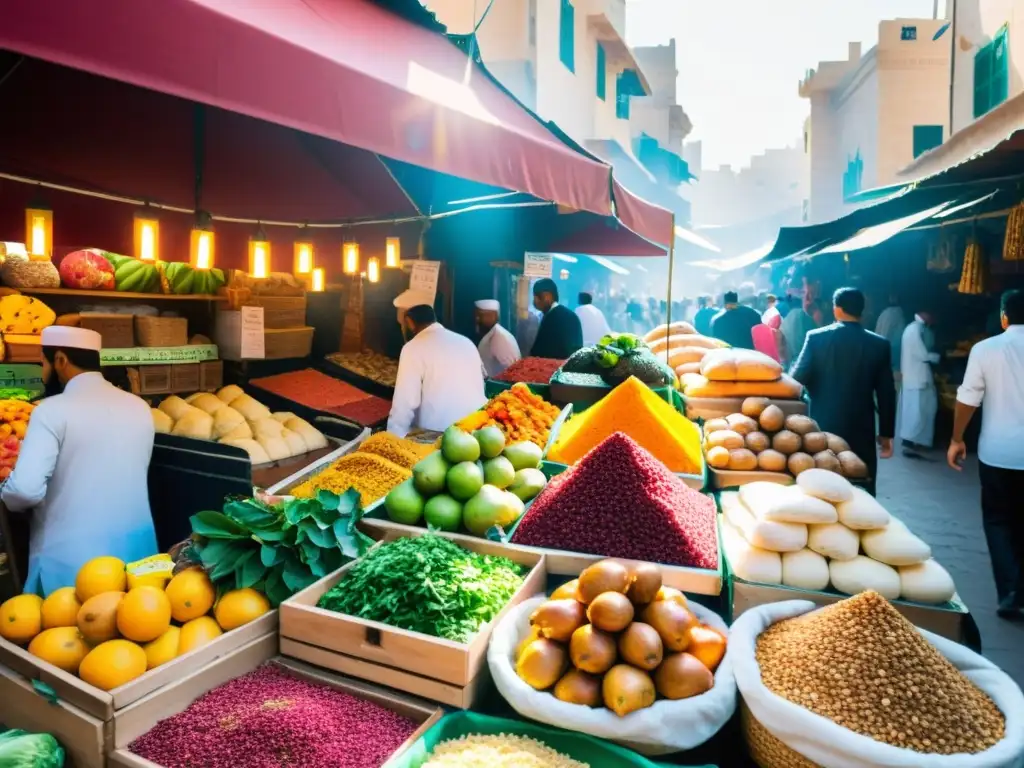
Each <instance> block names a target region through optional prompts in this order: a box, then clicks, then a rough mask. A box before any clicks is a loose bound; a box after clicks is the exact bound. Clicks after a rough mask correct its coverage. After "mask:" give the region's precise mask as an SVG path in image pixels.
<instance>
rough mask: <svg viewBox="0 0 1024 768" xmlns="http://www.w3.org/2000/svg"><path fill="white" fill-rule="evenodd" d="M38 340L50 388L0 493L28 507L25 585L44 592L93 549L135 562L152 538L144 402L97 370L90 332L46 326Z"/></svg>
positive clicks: (16, 506) (14, 506)
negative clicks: (40, 342) (28, 532)
mask: <svg viewBox="0 0 1024 768" xmlns="http://www.w3.org/2000/svg"><path fill="white" fill-rule="evenodd" d="M41 341H42V351H43V380H44V382H45V383H46V391H47V394H49V395H52V396H50V397H47V398H46V399H45V400H43V401H42V402H41V403H40V404H39V405H38V406H37V407H36V409H35V410H34V411H33V412H32V419H31V421H30V422H29V427H28V431H27V432H26V434H25V440H24V442H23V443H22V447H21V454H20V456H19V458H18V463H17V465H16V466H15V468H14V472H12V473H11V476H10V477H9V478H8V480H7V482H6V483H5V484H4V486H3V491H2V494H0V498H2V500H3V503H4V504H5V505H6V507H7V509H8V510H10V511H12V512H31V522H30V527H31V538H30V545H29V565H28V576H27V578H26V580H25V587H24V591H25V592H34V593H37V594H42V595H47V594H49V593H51V592H53V591H54V590H55V589H58V588H60V587H66V586H70V585H72V584H74V583H75V575H76V574H77V573H78V569H79V568H80V567H81V566H82V565H83V564H84V563H86V562H87V561H89V560H91V559H93V558H95V557H100V556H103V555H111V556H114V557H118V558H120V559H121V560H124V561H125V562H132V561H135V560H140V559H142V558H144V557H149V556H150V555H153V554H156V552H157V544H156V532H155V531H154V529H153V518H152V516H151V514H150V509H149V490H148V483H147V478H148V474H149V460H150V456H151V455H152V453H153V436H154V431H153V417H152V416H151V414H150V410H149V406H148V405H146V403H145V402H144V401H143V400H142V399H140V398H138V397H136V396H135V395H132V394H129V393H127V392H123V391H122V390H120V389H117V388H116V387H114V386H113V385H112V384H110V383H108V382H107V381H106V379H104V378H103V374H102V373H100V347H101V338H100V335H99V334H98V333H96V332H95V331H90V330H86V329H84V328H69V327H63V326H52V327H50V328H45V329H44V330H43V333H42V339H41Z"/></svg>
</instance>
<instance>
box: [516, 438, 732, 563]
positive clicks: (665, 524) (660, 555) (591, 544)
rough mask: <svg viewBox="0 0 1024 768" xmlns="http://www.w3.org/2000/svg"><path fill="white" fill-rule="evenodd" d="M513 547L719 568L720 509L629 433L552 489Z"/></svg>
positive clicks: (561, 477) (537, 505)
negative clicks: (685, 482)
mask: <svg viewBox="0 0 1024 768" xmlns="http://www.w3.org/2000/svg"><path fill="white" fill-rule="evenodd" d="M512 542H513V543H514V544H525V545H527V546H533V547H545V548H548V549H564V550H569V551H572V552H586V553H588V554H592V555H603V556H605V557H622V558H627V559H630V560H646V561H650V562H654V563H663V564H665V565H685V566H690V567H693V568H706V569H710V570H714V569H717V568H718V532H717V529H716V524H715V503H714V501H713V500H712V499H711V498H709V497H708V496H705V495H704V494H702V493H699V492H698V491H694V490H693V489H691V488H688V487H687V486H686V485H685V484H684V483H683V481H682V480H680V479H679V478H678V477H676V476H675V475H674V474H673V473H672V472H671V471H670V470H669V469H668V468H667V467H665V465H664V464H662V463H661V462H660V461H658V460H657V459H656V458H654V457H653V456H652V455H651V454H650V453H648V452H647V451H646V450H644V449H643V448H641V447H640V446H639V445H637V443H636V442H634V441H633V440H632V439H630V438H629V437H627V436H626V435H624V434H622V433H621V432H616V433H615V434H614V435H612V436H611V437H609V438H607V439H606V440H604V442H602V443H600V444H599V445H598V446H597V447H596V448H594V449H593V450H592V451H590V453H588V454H587V455H586V456H584V457H583V458H582V459H580V461H579V462H578V463H577V464H576V465H575V466H573V467H571V468H569V469H568V470H567V471H566V472H564V473H563V474H561V475H559V476H558V477H556V478H555V479H554V480H552V481H551V482H550V483H548V485H547V487H546V488H545V489H544V490H543V491H541V493H540V495H539V496H538V497H537V498H536V499H535V500H534V502H533V504H532V505H531V506H530V508H529V509H528V510H527V512H526V514H525V515H524V516H523V519H522V521H521V522H520V523H519V526H518V527H517V528H516V530H515V533H514V534H513V535H512Z"/></svg>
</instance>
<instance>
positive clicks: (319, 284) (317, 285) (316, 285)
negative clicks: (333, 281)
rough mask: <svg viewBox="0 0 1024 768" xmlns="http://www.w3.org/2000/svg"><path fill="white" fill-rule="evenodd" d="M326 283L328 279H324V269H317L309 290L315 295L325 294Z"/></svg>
mask: <svg viewBox="0 0 1024 768" xmlns="http://www.w3.org/2000/svg"><path fill="white" fill-rule="evenodd" d="M325 282H326V278H325V277H324V268H323V267H316V268H315V269H314V270H313V273H312V280H311V284H310V288H309V289H310V290H311V291H313V292H315V293H323V290H324V283H325Z"/></svg>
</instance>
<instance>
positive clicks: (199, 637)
mask: <svg viewBox="0 0 1024 768" xmlns="http://www.w3.org/2000/svg"><path fill="white" fill-rule="evenodd" d="M222 634H224V633H223V632H221V629H220V626H219V625H218V624H217V622H216V621H215V620H214V619H213V617H212V616H200V617H199V618H198V619H192V621H189V622H186V623H185V625H184V626H183V627H182V628H181V636H180V638H179V639H178V655H179V656H184V655H185V654H186V653H188V652H189V651H194V650H195V649H196V648H202V647H203V646H204V645H206V644H207V643H210V642H212V641H214V640H216V639H217V638H218V637H220V636H221V635H222Z"/></svg>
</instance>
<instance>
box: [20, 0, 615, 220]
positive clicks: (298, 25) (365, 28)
mask: <svg viewBox="0 0 1024 768" xmlns="http://www.w3.org/2000/svg"><path fill="white" fill-rule="evenodd" d="M0 18H2V19H3V23H0V48H5V49H9V50H12V51H16V52H18V53H22V54H25V55H28V56H33V57H36V58H40V59H44V60H47V61H51V62H54V63H58V64H63V65H66V66H69V67H73V68H76V69H81V70H86V71H88V72H92V73H95V74H99V75H102V76H104V77H109V78H112V79H115V80H121V81H124V82H127V83H131V84H133V85H138V86H141V87H143V88H147V89H151V90H155V91H160V92H162V93H167V94H172V95H175V96H180V97H183V98H187V99H190V100H193V101H197V102H200V103H203V104H207V105H212V106H217V107H221V108H223V109H225V110H229V111H232V112H238V113H241V114H244V115H249V116H251V117H256V118H260V119H262V120H266V121H268V122H271V123H275V124H278V125H282V126H287V127H291V128H296V129H298V130H301V131H304V132H306V133H311V134H314V135H318V136H323V137H326V138H329V139H333V140H335V141H338V142H341V143H343V144H349V145H352V146H355V147H360V148H362V149H366V150H369V151H372V152H375V153H378V154H381V155H384V156H386V157H391V158H395V159H397V160H401V161H404V162H408V163H412V164H415V165H419V166H422V167H425V168H429V169H431V170H436V171H440V172H443V173H447V174H451V175H453V176H459V177H462V178H466V179H471V180H473V181H479V182H482V183H486V184H491V185H494V186H497V187H501V188H504V189H511V190H516V191H519V192H525V193H528V194H531V195H533V196H535V197H537V198H539V199H542V200H549V201H552V202H556V203H558V204H560V205H565V206H568V207H571V208H574V209H576V210H581V211H587V212H591V213H596V214H599V215H609V214H610V213H611V196H610V190H609V184H608V180H609V168H608V166H606V165H604V164H603V163H600V162H598V161H597V160H594V159H591V158H589V157H586V156H584V155H581V154H580V153H578V152H575V151H574V150H573V149H571V148H570V147H568V146H566V145H565V144H563V143H562V142H561V141H560V140H558V139H557V138H556V137H555V136H554V135H553V134H552V133H551V132H550V131H549V130H548V129H547V128H546V127H545V126H544V125H542V124H541V123H540V122H538V121H537V120H536V119H535V118H534V117H533V116H532V115H531V114H530V113H529V112H528V111H526V110H525V109H523V108H522V107H521V105H519V104H518V103H517V102H516V101H515V100H514V99H513V98H511V97H509V96H508V95H507V94H505V93H503V92H502V91H501V89H500V88H498V87H497V86H496V85H495V84H494V83H493V82H491V81H490V80H489V79H488V78H487V76H486V75H485V74H483V73H482V72H481V71H480V70H479V69H478V68H476V67H475V66H474V65H473V64H472V63H470V61H469V60H468V58H467V57H466V55H465V54H464V53H463V52H462V51H460V50H459V49H458V48H456V47H455V46H454V45H452V44H451V43H449V42H448V41H447V40H446V39H445V38H443V37H442V36H440V35H437V34H435V33H433V32H431V31H429V30H427V29H424V28H422V27H419V26H417V25H416V24H414V23H412V22H409V21H406V20H405V19H402V18H401V17H399V16H396V15H394V14H392V13H390V12H388V11H386V10H384V9H382V8H380V7H378V6H376V5H374V4H373V3H371V2H369V0H273V2H267V1H264V2H253V0H162V2H159V3H157V2H152V1H151V0H150V1H145V2H140V0H106V2H104V3H102V8H97V6H96V3H95V2H92V0H60V1H59V2H45V1H44V0H0ZM55 106H56V105H55ZM94 114H95V113H94ZM93 119H102V120H118V119H125V120H129V121H130V120H131V119H132V116H131V115H110V114H107V115H102V116H100V115H97V116H96V118H93Z"/></svg>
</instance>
